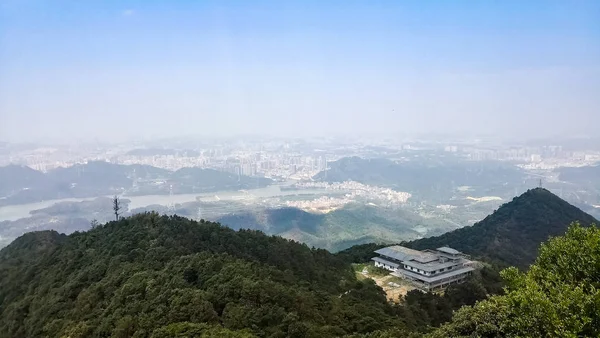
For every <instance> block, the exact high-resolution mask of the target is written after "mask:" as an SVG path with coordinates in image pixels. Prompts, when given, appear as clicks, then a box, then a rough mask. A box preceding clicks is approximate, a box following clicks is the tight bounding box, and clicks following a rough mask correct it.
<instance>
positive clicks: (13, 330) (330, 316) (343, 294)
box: [0, 189, 600, 338]
mask: <svg viewBox="0 0 600 338" xmlns="http://www.w3.org/2000/svg"><path fill="white" fill-rule="evenodd" d="M563 203H564V202H563ZM563 203H558V204H557V203H556V201H555V199H554V197H553V195H551V194H548V193H546V191H545V190H543V189H536V190H532V191H530V192H528V193H526V194H525V195H523V196H521V197H519V198H517V199H515V200H514V201H513V202H510V203H508V204H507V205H505V206H503V207H502V208H501V209H500V210H498V212H499V213H500V215H501V216H502V217H500V216H494V215H492V216H490V217H491V218H490V219H491V220H504V219H506V218H507V217H508V218H510V219H517V220H522V219H521V218H519V217H520V216H519V215H520V214H521V213H525V212H526V211H527V209H528V208H529V209H540V211H535V210H530V212H531V215H534V216H536V217H540V215H543V214H544V211H545V212H549V210H550V209H549V208H550V207H554V214H551V215H550V216H554V217H563V219H567V218H570V216H577V215H574V214H571V212H572V210H571V209H570V208H571V206H569V205H565V204H563ZM507 208H508V209H509V210H511V209H512V210H513V212H514V210H517V212H516V214H512V215H511V214H510V213H509V214H508V216H507V215H505V214H504V213H503V211H502V209H505V210H506V209H507ZM560 215H567V216H569V215H570V216H569V217H567V216H560ZM544 219H545V218H542V220H535V219H531V218H530V220H531V222H532V223H533V224H542V225H546V224H547V223H544ZM499 224H500V225H504V224H506V223H502V222H500V223H499ZM511 224H512V223H511ZM551 224H554V223H551ZM484 225H486V226H488V227H491V228H492V230H493V231H488V232H486V236H492V235H493V236H498V235H497V233H498V232H499V230H497V229H496V226H495V225H494V224H493V223H492V222H491V221H490V220H488V221H487V222H486V223H484ZM479 226H480V227H481V225H479ZM556 227H558V226H556ZM472 229H477V228H475V227H473V228H472ZM519 229H521V230H523V231H524V233H523V234H521V237H522V236H525V235H527V234H529V233H531V232H532V230H531V229H528V228H525V227H521V228H519ZM553 229H554V228H553ZM513 230H514V231H517V230H515V229H513ZM536 231H539V229H538V230H536ZM553 231H555V232H558V230H556V229H554V230H553ZM499 233H500V234H503V232H501V231H500V232H499ZM533 233H534V234H535V231H533ZM553 234H554V233H553ZM557 235H560V234H557ZM478 236H480V237H479V238H480V240H481V241H486V240H487V239H486V238H484V237H483V236H482V235H478ZM544 236H545V235H544ZM544 236H537V235H536V236H535V237H527V236H525V237H524V238H525V239H526V240H527V241H533V238H538V239H540V241H541V240H542V239H541V238H542V237H544ZM521 237H518V236H516V235H513V236H508V237H507V238H506V241H518V240H520V239H521ZM465 238H466V239H468V238H469V237H468V236H467V237H465ZM544 239H545V238H544ZM432 243H434V244H435V243H437V242H436V241H433V242H432ZM518 243H519V242H515V244H511V243H505V245H506V246H507V247H508V246H510V245H514V246H515V247H516V245H517V244H518ZM538 244H539V243H538ZM419 245H422V244H419ZM436 245H437V244H436ZM378 247H379V245H377V244H366V245H361V246H356V247H353V248H351V249H348V250H345V251H342V252H339V253H338V254H335V255H333V254H331V253H329V252H328V251H326V250H323V249H315V248H309V247H308V246H306V245H304V244H300V243H298V242H294V241H290V240H286V239H283V238H280V237H276V236H267V235H265V234H264V233H262V232H260V231H256V230H238V231H235V230H233V229H230V228H227V227H223V226H221V225H220V224H218V223H212V222H205V221H201V222H196V221H192V220H189V219H186V218H182V217H178V216H160V215H159V214H157V213H144V214H139V215H135V216H132V217H128V218H124V219H122V220H120V221H117V222H109V223H106V224H104V225H96V226H95V227H94V228H92V229H90V230H89V231H87V232H76V233H73V234H71V235H69V236H66V235H62V234H59V233H57V232H54V231H42V232H32V233H28V234H25V235H23V236H21V237H20V238H18V239H17V240H15V241H14V242H13V243H11V244H10V245H9V246H8V247H6V248H4V249H2V250H1V251H0V336H1V337H73V338H74V337H355V338H373V337H380V338H384V337H421V336H423V335H425V336H431V337H462V336H464V337H467V336H488V337H493V336H533V337H536V336H537V337H551V336H597V335H598V334H599V333H600V331H599V328H600V318H598V313H600V303H598V299H600V295H599V294H598V291H597V290H599V287H600V285H599V284H598V279H597V276H598V275H600V271H597V270H598V267H599V266H600V252H599V251H600V230H598V229H597V228H595V227H593V226H592V227H587V228H584V227H581V226H579V225H577V224H575V225H573V226H572V227H570V228H569V230H568V232H567V234H566V236H565V237H555V238H553V239H551V240H550V241H549V242H548V243H547V244H545V245H543V246H542V247H541V249H540V250H539V256H538V258H537V260H535V264H534V265H532V267H531V268H530V269H529V271H528V272H527V273H522V272H519V270H518V269H516V268H508V269H505V270H504V271H503V272H502V273H501V275H502V278H501V277H500V275H499V273H498V271H499V269H498V266H497V265H486V266H484V267H483V268H482V269H480V270H478V271H477V272H476V273H475V274H474V275H473V276H472V278H471V279H469V280H468V281H467V282H466V283H464V284H460V285H454V286H451V287H450V288H448V289H447V290H446V292H445V293H443V294H431V293H422V292H420V291H416V290H413V291H410V292H409V293H408V294H407V295H406V296H405V297H403V299H402V301H401V302H400V303H399V304H396V303H390V302H388V300H387V298H386V295H385V293H384V292H383V290H382V289H381V288H380V287H379V286H377V285H376V284H375V283H374V282H373V281H372V280H371V279H365V280H358V279H357V278H356V276H355V273H354V271H353V269H352V267H351V263H355V262H364V261H368V260H369V259H370V257H371V256H372V252H373V250H375V249H377V248H378ZM457 247H458V246H457ZM534 250H535V252H537V246H536V248H535V249H534ZM465 251H466V250H465ZM473 252H474V253H477V251H473ZM484 253H485V252H482V253H481V255H480V256H481V257H483V258H484V259H485V258H487V257H492V258H496V260H499V261H502V262H504V263H506V262H509V261H510V259H512V257H513V256H512V255H506V258H504V257H502V256H501V255H502V253H503V251H499V252H498V253H497V255H496V256H491V255H490V254H489V253H487V254H484ZM527 257H529V256H527ZM559 258H560V259H559ZM520 267H521V268H522V269H524V267H523V266H520ZM503 286H505V287H504V288H503ZM540 309H543V311H540ZM437 327H439V328H437ZM436 328H437V329H436Z"/></svg>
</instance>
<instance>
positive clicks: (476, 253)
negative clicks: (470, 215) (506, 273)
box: [403, 188, 598, 269]
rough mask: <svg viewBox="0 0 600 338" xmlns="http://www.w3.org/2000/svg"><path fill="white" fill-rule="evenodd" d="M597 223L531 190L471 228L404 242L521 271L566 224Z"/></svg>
mask: <svg viewBox="0 0 600 338" xmlns="http://www.w3.org/2000/svg"><path fill="white" fill-rule="evenodd" d="M574 221H579V222H581V224H585V225H589V224H592V223H597V222H598V221H597V220H596V219H594V218H593V217H592V216H590V215H588V214H586V213H585V212H583V211H581V210H580V209H578V208H576V207H575V206H573V205H571V204H569V203H567V202H566V201H564V200H562V199H561V198H559V197H558V196H556V195H554V194H553V193H551V192H550V191H548V190H546V189H543V188H536V189H531V190H529V191H527V192H525V193H524V194H522V195H521V196H518V197H515V198H514V199H513V200H512V201H510V202H508V203H506V204H504V205H502V206H501V207H500V208H498V210H496V211H495V212H494V213H493V214H491V215H489V216H488V217H486V218H485V219H484V220H482V221H481V222H478V223H476V224H474V225H473V226H470V227H464V228H460V229H457V230H454V231H451V232H448V233H445V234H443V235H441V236H437V237H429V238H424V239H420V240H416V241H413V242H408V243H403V245H406V246H408V247H412V248H415V249H427V248H437V247H441V246H450V247H452V248H454V249H457V250H459V251H462V252H464V253H467V254H470V255H472V256H473V257H475V258H478V259H483V260H485V261H487V262H493V263H496V264H498V265H500V266H505V267H506V266H516V267H518V268H521V269H527V267H528V266H529V265H530V264H531V263H533V262H534V260H535V258H536V257H537V250H538V247H539V245H540V243H542V242H544V241H546V240H547V239H548V238H549V237H551V236H559V235H562V234H564V233H565V231H566V230H567V227H568V225H569V224H571V223H572V222H574Z"/></svg>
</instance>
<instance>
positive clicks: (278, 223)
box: [218, 203, 455, 251]
mask: <svg viewBox="0 0 600 338" xmlns="http://www.w3.org/2000/svg"><path fill="white" fill-rule="evenodd" d="M218 222H219V223H221V224H224V225H227V226H229V227H231V228H233V229H255V230H261V231H264V232H265V233H267V234H270V235H278V236H282V237H286V238H290V239H294V240H296V241H299V242H303V243H306V244H308V245H309V246H315V247H319V248H324V249H327V250H329V251H339V250H343V249H346V248H348V247H350V246H353V245H357V244H362V243H369V242H386V243H397V242H400V241H402V240H407V239H409V240H410V239H414V238H419V237H420V236H421V235H422V234H421V233H419V232H417V231H416V230H414V228H415V227H417V226H419V225H423V226H424V224H427V225H428V226H429V228H428V230H429V231H430V232H431V233H434V234H440V233H443V232H444V231H447V230H448V229H454V228H455V227H451V224H448V223H445V222H443V221H440V220H434V219H427V220H425V219H423V218H422V217H421V216H419V215H418V214H416V213H414V212H411V211H408V210H404V209H399V208H382V207H377V206H369V205H361V204H358V203H352V204H348V205H346V206H344V207H343V208H341V209H338V210H334V211H331V212H329V213H326V214H313V213H309V212H306V211H303V210H300V209H297V208H278V209H263V210H255V211H245V212H238V213H235V214H230V215H226V216H222V217H220V218H219V219H218Z"/></svg>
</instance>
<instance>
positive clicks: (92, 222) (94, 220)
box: [90, 218, 100, 229]
mask: <svg viewBox="0 0 600 338" xmlns="http://www.w3.org/2000/svg"><path fill="white" fill-rule="evenodd" d="M98 225H100V223H98V220H97V219H95V218H94V219H93V220H92V221H91V222H90V228H92V229H95V228H96V227H98Z"/></svg>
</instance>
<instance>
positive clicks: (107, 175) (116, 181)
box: [0, 161, 272, 206]
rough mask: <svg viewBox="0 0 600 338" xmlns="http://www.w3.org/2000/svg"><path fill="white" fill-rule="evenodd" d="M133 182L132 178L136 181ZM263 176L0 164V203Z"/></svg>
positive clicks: (211, 185)
mask: <svg viewBox="0 0 600 338" xmlns="http://www.w3.org/2000/svg"><path fill="white" fill-rule="evenodd" d="M134 183H135V184H134ZM271 183H272V181H271V180H270V179H266V178H255V177H253V178H251V177H248V176H238V175H233V174H230V173H225V172H221V171H217V170H213V169H201V168H183V169H180V170H177V171H174V172H172V171H169V170H165V169H160V168H155V167H152V166H147V165H137V164H136V165H120V164H114V163H108V162H102V161H93V162H88V163H86V164H77V165H74V166H71V167H68V168H57V169H54V170H50V171H49V172H47V173H42V172H39V171H36V170H33V169H31V168H29V167H24V166H16V165H9V166H6V167H0V206H1V205H8V204H22V203H32V202H38V201H42V200H51V199H59V198H84V197H97V196H104V195H113V194H123V193H125V194H129V195H148V194H169V193H170V191H171V190H172V191H173V193H174V194H181V193H200V192H210V191H217V190H235V189H248V188H256V187H263V186H266V185H269V184H271Z"/></svg>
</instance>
